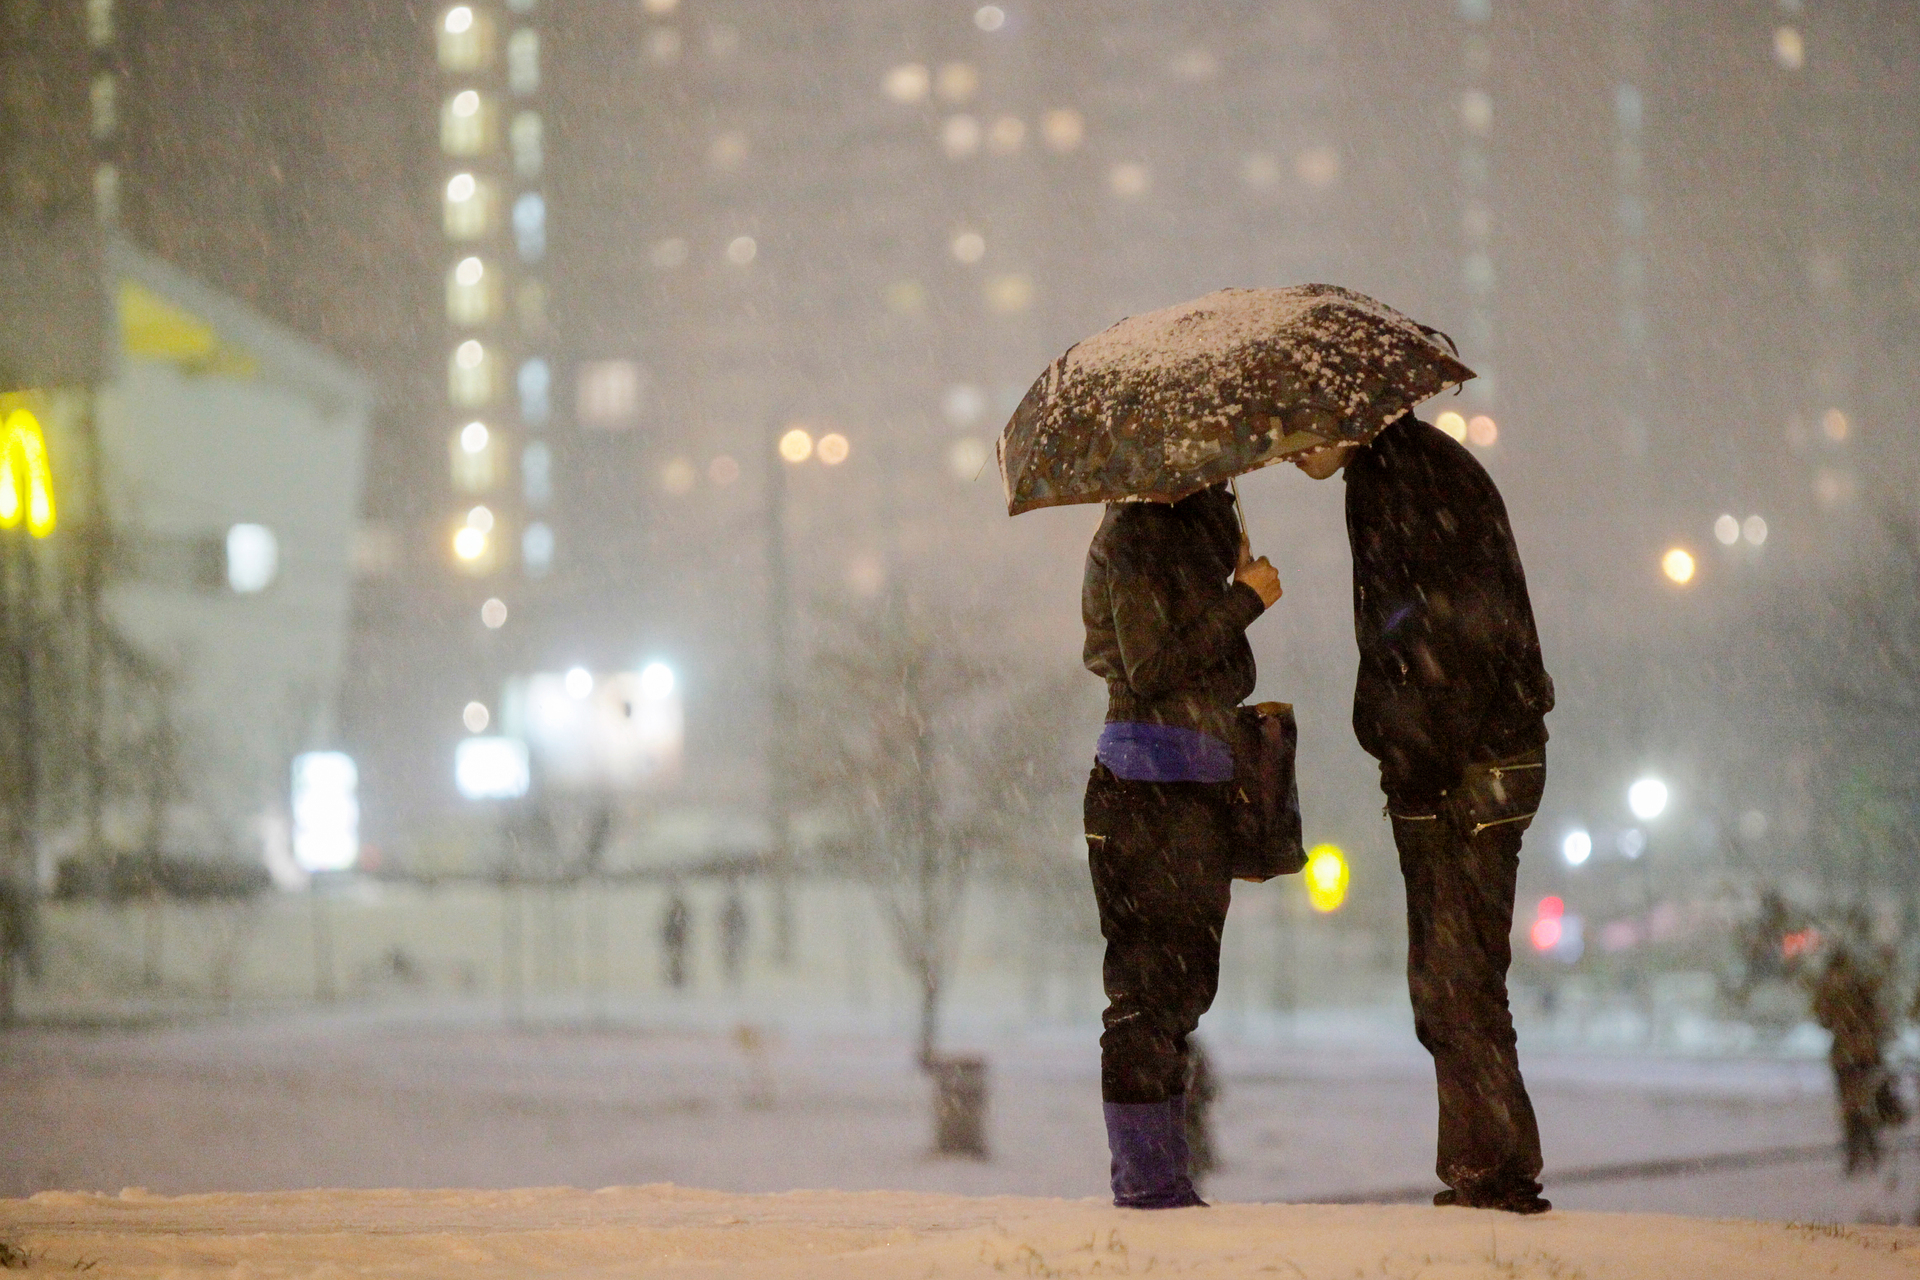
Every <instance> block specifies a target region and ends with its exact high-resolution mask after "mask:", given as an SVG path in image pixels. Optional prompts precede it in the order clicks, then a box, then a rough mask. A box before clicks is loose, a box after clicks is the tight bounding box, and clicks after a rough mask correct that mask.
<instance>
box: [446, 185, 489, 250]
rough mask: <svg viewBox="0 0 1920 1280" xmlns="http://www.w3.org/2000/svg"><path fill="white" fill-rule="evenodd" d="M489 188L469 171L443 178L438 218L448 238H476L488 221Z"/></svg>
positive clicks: (484, 233) (480, 235) (484, 228)
mask: <svg viewBox="0 0 1920 1280" xmlns="http://www.w3.org/2000/svg"><path fill="white" fill-rule="evenodd" d="M492 195H493V191H492V188H491V187H489V186H488V185H487V184H486V183H484V182H481V181H480V180H479V179H477V178H475V177H474V176H473V175H472V174H470V173H456V174H455V175H453V177H452V178H451V179H450V180H449V181H448V182H447V189H446V200H445V203H444V205H443V207H442V221H443V223H444V226H445V229H446V233H447V238H448V239H449V240H478V239H479V238H480V237H482V236H484V235H486V234H487V226H488V224H489V223H490V222H491V221H492V219H491V217H490V216H489V214H490V206H491V204H492Z"/></svg>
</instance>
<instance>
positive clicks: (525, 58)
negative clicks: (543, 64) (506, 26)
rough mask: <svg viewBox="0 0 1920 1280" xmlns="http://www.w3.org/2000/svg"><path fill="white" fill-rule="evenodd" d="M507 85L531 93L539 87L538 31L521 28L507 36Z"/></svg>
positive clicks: (514, 89) (521, 91)
mask: <svg viewBox="0 0 1920 1280" xmlns="http://www.w3.org/2000/svg"><path fill="white" fill-rule="evenodd" d="M507 87H508V88H509V89H512V90H513V91H514V92H515V93H521V94H525V93H532V92H533V91H534V90H535V89H538V88H539V87H540V33H539V32H538V31H528V30H525V29H522V30H520V31H516V32H514V33H513V34H512V35H511V36H508V37H507Z"/></svg>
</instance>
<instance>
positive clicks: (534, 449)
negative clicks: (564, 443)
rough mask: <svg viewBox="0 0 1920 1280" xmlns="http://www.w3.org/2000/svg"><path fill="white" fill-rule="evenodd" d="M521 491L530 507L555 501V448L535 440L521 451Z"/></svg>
mask: <svg viewBox="0 0 1920 1280" xmlns="http://www.w3.org/2000/svg"><path fill="white" fill-rule="evenodd" d="M520 491H521V493H522V494H523V495H525V497H526V499H527V505H528V506H530V507H544V506H546V505H547V503H549V502H551V501H553V450H552V449H550V448H548V447H547V445H546V443H545V442H544V441H541V440H535V441H534V442H533V443H532V444H529V445H528V446H527V447H526V448H524V449H522V450H521V451H520Z"/></svg>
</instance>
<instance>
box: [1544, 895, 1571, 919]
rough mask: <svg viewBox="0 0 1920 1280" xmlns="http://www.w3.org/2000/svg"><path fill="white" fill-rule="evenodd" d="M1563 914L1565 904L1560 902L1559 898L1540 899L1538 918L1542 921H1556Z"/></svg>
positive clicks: (1564, 912) (1565, 912) (1565, 909)
mask: <svg viewBox="0 0 1920 1280" xmlns="http://www.w3.org/2000/svg"><path fill="white" fill-rule="evenodd" d="M1565 914H1567V904H1566V903H1564V902H1562V901H1560V899H1559V898H1557V897H1551V896H1549V897H1545V898H1542V899H1540V918H1541V919H1542V920H1558V919H1559V918H1560V917H1561V916H1563V915H1565Z"/></svg>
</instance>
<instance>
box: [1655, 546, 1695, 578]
mask: <svg viewBox="0 0 1920 1280" xmlns="http://www.w3.org/2000/svg"><path fill="white" fill-rule="evenodd" d="M1694 567H1695V566H1694V563H1693V556H1692V554H1691V553H1689V552H1688V551H1686V550H1685V549H1683V548H1681V547H1674V548H1672V549H1671V550H1669V551H1668V552H1667V554H1665V555H1663V556H1661V557H1660V572H1662V573H1664V574H1666V575H1667V577H1668V578H1669V579H1670V580H1671V581H1673V582H1676V583H1678V584H1679V585H1681V586H1685V585H1686V584H1687V583H1689V582H1692V581H1693V571H1694Z"/></svg>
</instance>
